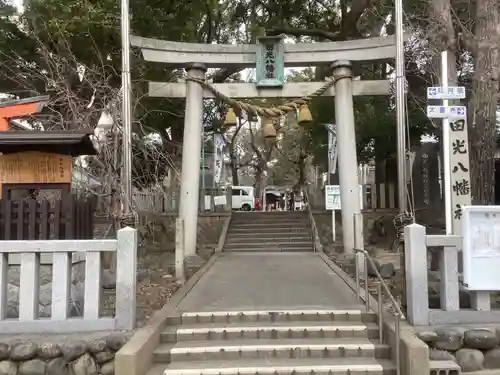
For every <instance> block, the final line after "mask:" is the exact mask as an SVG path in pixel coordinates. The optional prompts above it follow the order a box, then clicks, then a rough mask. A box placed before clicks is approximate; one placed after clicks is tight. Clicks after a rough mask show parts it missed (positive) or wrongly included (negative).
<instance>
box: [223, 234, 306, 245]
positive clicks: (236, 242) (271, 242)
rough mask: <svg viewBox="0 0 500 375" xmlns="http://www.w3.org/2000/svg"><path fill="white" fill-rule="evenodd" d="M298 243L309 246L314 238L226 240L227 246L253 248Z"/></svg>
mask: <svg viewBox="0 0 500 375" xmlns="http://www.w3.org/2000/svg"><path fill="white" fill-rule="evenodd" d="M297 243H307V244H309V245H310V244H312V237H304V236H302V237H283V236H282V237H275V238H261V237H260V236H259V237H256V236H254V237H253V238H252V237H246V238H227V239H226V242H225V244H226V246H228V245H231V246H232V245H235V246H238V245H240V244H243V245H246V246H253V245H258V246H262V245H271V246H273V245H278V244H297Z"/></svg>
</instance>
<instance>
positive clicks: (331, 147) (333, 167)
mask: <svg viewBox="0 0 500 375" xmlns="http://www.w3.org/2000/svg"><path fill="white" fill-rule="evenodd" d="M326 128H327V130H328V173H331V174H335V172H336V171H337V131H336V130H337V126H336V125H335V124H327V125H326Z"/></svg>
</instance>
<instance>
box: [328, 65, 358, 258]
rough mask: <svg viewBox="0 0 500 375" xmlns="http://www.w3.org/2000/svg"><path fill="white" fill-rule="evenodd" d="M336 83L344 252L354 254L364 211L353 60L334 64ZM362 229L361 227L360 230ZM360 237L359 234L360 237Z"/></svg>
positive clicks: (336, 117) (336, 119)
mask: <svg viewBox="0 0 500 375" xmlns="http://www.w3.org/2000/svg"><path fill="white" fill-rule="evenodd" d="M332 68H333V76H334V77H336V76H340V77H341V78H338V79H336V80H335V91H336V95H335V122H336V124H337V147H338V158H339V159H338V160H339V179H340V202H341V204H342V209H341V214H342V239H343V244H344V252H345V253H347V254H352V253H353V252H354V250H353V249H354V244H355V236H356V235H357V234H356V233H354V214H356V213H359V212H361V204H360V201H359V177H358V158H357V155H356V131H355V123H354V105H353V98H352V77H349V75H351V74H352V69H351V63H350V62H349V61H336V62H334V63H333V64H332ZM356 229H357V230H362V229H361V228H356ZM358 238H359V235H358Z"/></svg>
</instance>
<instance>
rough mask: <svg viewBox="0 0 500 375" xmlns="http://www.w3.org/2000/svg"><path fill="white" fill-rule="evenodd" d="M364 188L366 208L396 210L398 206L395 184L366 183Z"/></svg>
mask: <svg viewBox="0 0 500 375" xmlns="http://www.w3.org/2000/svg"><path fill="white" fill-rule="evenodd" d="M362 189H363V209H364V210H381V209H382V210H383V209H390V210H394V209H397V208H398V200H397V192H396V189H395V186H394V184H365V185H362Z"/></svg>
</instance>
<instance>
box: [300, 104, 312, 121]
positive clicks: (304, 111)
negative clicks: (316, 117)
mask: <svg viewBox="0 0 500 375" xmlns="http://www.w3.org/2000/svg"><path fill="white" fill-rule="evenodd" d="M312 120H313V118H312V115H311V110H310V109H309V106H308V105H307V104H303V105H301V106H300V110H299V121H298V122H299V125H301V126H306V125H309V124H310V123H311V122H312Z"/></svg>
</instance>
